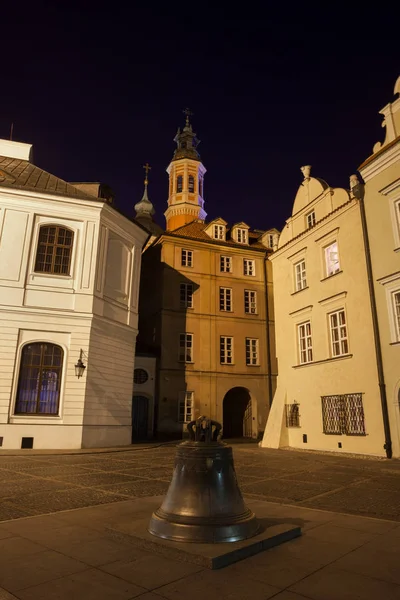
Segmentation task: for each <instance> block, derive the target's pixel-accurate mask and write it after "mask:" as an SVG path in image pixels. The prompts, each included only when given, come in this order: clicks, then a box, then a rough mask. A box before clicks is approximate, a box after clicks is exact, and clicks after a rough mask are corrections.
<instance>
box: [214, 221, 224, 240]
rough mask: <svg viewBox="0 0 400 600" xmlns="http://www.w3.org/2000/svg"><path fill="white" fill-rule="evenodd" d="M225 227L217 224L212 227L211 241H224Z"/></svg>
mask: <svg viewBox="0 0 400 600" xmlns="http://www.w3.org/2000/svg"><path fill="white" fill-rule="evenodd" d="M224 230H225V227H224V226H223V225H218V224H217V223H216V224H214V225H213V239H214V240H222V241H223V240H225V231H224Z"/></svg>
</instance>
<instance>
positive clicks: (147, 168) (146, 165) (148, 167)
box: [143, 162, 151, 185]
mask: <svg viewBox="0 0 400 600" xmlns="http://www.w3.org/2000/svg"><path fill="white" fill-rule="evenodd" d="M143 169H144V170H145V171H146V176H145V179H144V183H145V184H146V185H147V184H148V183H149V171H150V170H151V166H150V165H149V163H148V162H147V163H146V164H145V165H143Z"/></svg>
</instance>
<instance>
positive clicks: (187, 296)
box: [179, 283, 193, 308]
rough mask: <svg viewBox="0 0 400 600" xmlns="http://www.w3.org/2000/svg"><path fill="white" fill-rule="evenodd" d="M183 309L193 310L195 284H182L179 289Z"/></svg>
mask: <svg viewBox="0 0 400 600" xmlns="http://www.w3.org/2000/svg"><path fill="white" fill-rule="evenodd" d="M179 295H180V306H181V308H193V284H192V283H181V284H180V289H179Z"/></svg>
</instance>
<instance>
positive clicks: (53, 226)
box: [32, 223, 76, 278]
mask: <svg viewBox="0 0 400 600" xmlns="http://www.w3.org/2000/svg"><path fill="white" fill-rule="evenodd" d="M45 229H48V230H51V229H55V233H54V239H55V241H54V242H53V243H49V242H43V241H41V240H40V237H41V233H42V231H44V230H45ZM60 231H65V232H69V233H70V234H71V243H70V244H61V243H59V242H58V236H59V235H60ZM75 238H76V236H75V231H74V230H73V229H71V227H67V226H65V225H57V224H55V223H41V224H39V225H38V230H37V238H36V249H35V254H34V260H33V265H32V272H33V273H34V274H35V275H50V276H56V277H63V278H68V277H71V276H72V275H71V272H72V258H73V254H74V247H75V243H76V242H75ZM56 240H57V241H56ZM41 247H44V248H45V253H44V257H45V258H46V257H47V256H48V255H49V254H48V253H47V251H46V249H47V248H51V249H52V252H51V255H50V256H51V263H50V265H51V269H50V270H49V271H46V270H41V269H39V268H38V262H39V251H40V249H41ZM58 249H61V250H69V254H68V267H67V272H64V273H63V272H62V271H55V270H54V267H55V266H56V265H55V263H56V258H57V250H58ZM63 258H64V256H63V254H62V256H61V260H62V259H63ZM43 265H44V266H45V265H46V262H44V263H43Z"/></svg>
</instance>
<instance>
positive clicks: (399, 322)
mask: <svg viewBox="0 0 400 600" xmlns="http://www.w3.org/2000/svg"><path fill="white" fill-rule="evenodd" d="M393 309H394V320H395V326H396V335H397V339H398V340H399V341H400V291H399V292H395V293H394V294H393Z"/></svg>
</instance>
